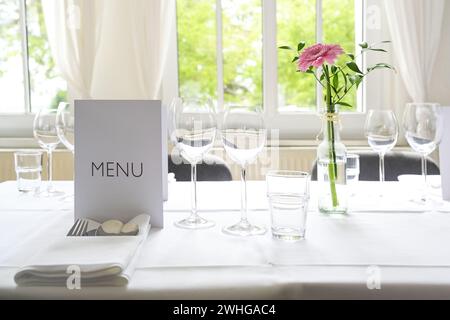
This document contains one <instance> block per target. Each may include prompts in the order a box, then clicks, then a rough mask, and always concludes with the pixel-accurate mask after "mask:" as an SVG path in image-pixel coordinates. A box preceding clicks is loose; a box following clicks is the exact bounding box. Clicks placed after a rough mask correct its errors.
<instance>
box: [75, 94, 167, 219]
mask: <svg viewBox="0 0 450 320" xmlns="http://www.w3.org/2000/svg"><path fill="white" fill-rule="evenodd" d="M166 121H167V118H166V114H165V112H164V108H163V106H162V105H161V101H150V100H139V101H129V100H77V101H75V124H76V126H75V218H80V217H86V218H91V219H93V220H96V221H98V222H104V221H106V220H109V219H118V220H121V221H124V222H125V221H129V220H131V219H132V218H134V217H136V216H138V215H140V214H143V213H146V214H149V215H150V217H151V218H150V222H151V224H152V226H155V227H162V226H163V200H164V193H165V191H164V190H165V189H166V188H167V134H166V130H167V127H166V124H165V122H166Z"/></svg>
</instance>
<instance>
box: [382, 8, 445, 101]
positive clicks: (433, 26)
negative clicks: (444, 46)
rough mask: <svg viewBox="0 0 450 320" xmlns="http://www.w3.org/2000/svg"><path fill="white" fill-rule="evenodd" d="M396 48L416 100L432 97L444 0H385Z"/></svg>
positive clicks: (406, 82) (412, 97)
mask: <svg viewBox="0 0 450 320" xmlns="http://www.w3.org/2000/svg"><path fill="white" fill-rule="evenodd" d="M384 5H385V9H386V15H387V20H388V24H389V28H390V31H391V38H392V45H393V49H394V50H393V51H394V54H395V56H396V61H397V67H398V69H399V71H400V74H401V76H402V79H403V82H404V85H405V88H406V90H407V92H408V94H409V95H410V97H411V99H412V100H413V101H414V102H424V101H427V99H429V98H430V97H429V85H430V83H431V80H432V74H433V67H434V64H435V62H436V57H437V54H438V50H439V47H440V42H441V29H442V21H443V15H444V7H445V0H432V1H430V0H395V1H393V0H384Z"/></svg>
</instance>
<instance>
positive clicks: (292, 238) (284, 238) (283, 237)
mask: <svg viewBox="0 0 450 320" xmlns="http://www.w3.org/2000/svg"><path fill="white" fill-rule="evenodd" d="M272 237H273V238H274V239H277V240H281V241H286V242H297V241H301V240H305V236H300V235H286V234H278V233H272Z"/></svg>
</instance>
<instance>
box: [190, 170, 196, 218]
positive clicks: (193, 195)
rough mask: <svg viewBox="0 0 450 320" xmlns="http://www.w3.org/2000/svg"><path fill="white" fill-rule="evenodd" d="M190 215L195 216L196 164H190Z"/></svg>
mask: <svg viewBox="0 0 450 320" xmlns="http://www.w3.org/2000/svg"><path fill="white" fill-rule="evenodd" d="M191 184H192V186H191V215H192V216H197V164H191Z"/></svg>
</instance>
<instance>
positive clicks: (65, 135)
mask: <svg viewBox="0 0 450 320" xmlns="http://www.w3.org/2000/svg"><path fill="white" fill-rule="evenodd" d="M56 132H57V134H58V137H59V139H60V140H61V142H62V143H63V144H64V146H65V147H66V148H67V149H68V150H70V151H71V152H72V153H74V151H75V112H74V107H73V105H72V104H69V103H66V102H61V103H60V104H59V106H58V111H57V113H56Z"/></svg>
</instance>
